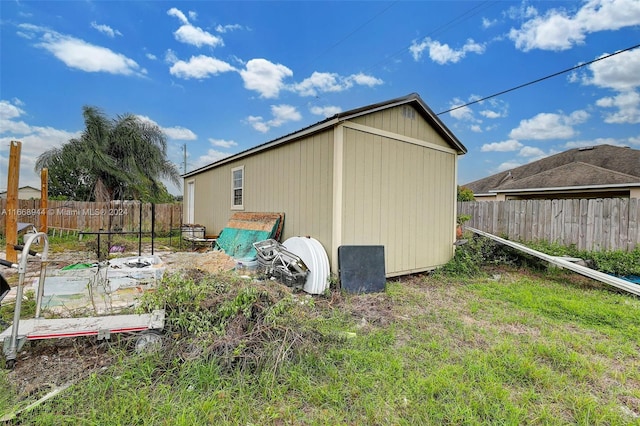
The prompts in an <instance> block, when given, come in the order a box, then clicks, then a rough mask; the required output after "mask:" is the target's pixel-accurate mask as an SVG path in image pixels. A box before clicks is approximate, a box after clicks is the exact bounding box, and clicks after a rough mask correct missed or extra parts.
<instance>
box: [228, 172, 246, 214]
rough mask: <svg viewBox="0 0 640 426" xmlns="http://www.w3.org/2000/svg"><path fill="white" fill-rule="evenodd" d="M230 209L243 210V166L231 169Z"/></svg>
mask: <svg viewBox="0 0 640 426" xmlns="http://www.w3.org/2000/svg"><path fill="white" fill-rule="evenodd" d="M231 208H233V209H243V208H244V166H240V167H235V168H233V169H231Z"/></svg>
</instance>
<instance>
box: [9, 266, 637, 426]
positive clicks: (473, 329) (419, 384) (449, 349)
mask: <svg viewBox="0 0 640 426" xmlns="http://www.w3.org/2000/svg"><path fill="white" fill-rule="evenodd" d="M232 281H233V280H232ZM230 285H238V286H242V285H243V284H239V283H237V282H235V281H234V282H232V283H231V284H230ZM267 285H268V284H267ZM185 288H186V287H185ZM219 290H221V292H222V291H227V290H228V289H227V290H225V289H222V287H220V288H219ZM237 294H238V296H236V297H235V299H233V303H234V304H235V305H233V304H232V305H233V306H237V307H238V309H237V310H235V311H234V310H233V309H231V310H229V307H230V306H232V305H229V304H228V303H227V305H226V308H225V310H224V312H229V313H233V312H235V313H237V314H238V318H240V317H243V316H244V318H246V319H247V321H248V322H249V325H248V326H247V330H248V331H249V333H254V334H253V335H255V333H257V331H256V330H257V329H258V328H259V327H264V326H265V324H267V323H268V324H269V325H270V326H269V327H270V328H268V330H269V333H272V334H271V335H272V336H274V338H273V339H264V340H265V341H263V342H261V346H260V350H261V351H263V352H269V351H270V353H271V356H264V353H263V354H262V355H261V356H262V358H261V357H260V355H256V354H255V353H252V352H250V351H249V350H248V349H251V348H250V346H251V345H252V344H253V343H255V341H251V340H248V339H244V340H243V339H239V340H238V341H234V342H233V345H229V347H228V349H229V351H230V353H231V357H225V356H223V355H221V352H220V351H218V352H211V351H210V352H206V351H203V352H201V353H203V354H205V355H203V356H195V357H193V356H192V357H186V356H184V353H185V352H187V349H188V347H187V345H186V344H185V342H187V341H189V342H191V343H192V344H194V345H195V344H196V343H198V344H199V345H200V346H199V347H201V348H202V347H206V345H204V346H202V343H203V342H208V344H209V345H211V344H212V343H211V342H213V341H215V339H225V337H224V334H221V333H220V331H219V330H217V331H216V333H213V332H211V333H209V330H206V325H202V327H203V328H202V330H200V331H202V332H203V333H201V334H199V336H200V338H199V339H195V338H193V337H192V338H191V340H186V339H185V338H184V333H181V334H180V333H174V334H173V335H170V336H167V337H166V340H167V342H166V345H169V347H170V348H171V345H179V346H180V347H178V348H176V347H175V346H174V347H173V348H171V349H167V350H164V351H162V352H161V353H156V354H146V355H135V354H131V353H128V352H124V349H119V348H116V349H113V351H114V352H113V353H112V355H113V356H116V357H117V358H118V361H117V362H115V363H114V364H113V365H111V366H110V367H109V368H108V369H105V370H98V371H96V372H94V373H92V374H90V375H89V376H88V377H86V378H85V379H83V380H81V381H79V382H78V383H76V384H74V385H73V386H72V387H70V388H69V389H67V390H66V391H64V392H63V393H62V394H60V395H58V396H57V397H55V398H53V399H51V400H49V401H47V402H46V403H43V404H41V405H39V406H38V407H37V408H34V409H32V410H30V411H27V412H24V413H22V414H21V416H20V418H19V419H20V421H21V422H22V423H21V424H34V425H36V424H37V425H65V424H67V425H78V424H86V425H111V424H114V425H120V424H122V425H133V424H136V425H205V424H208V425H227V424H229V425H236V424H237V425H284V424H291V425H307V424H308V425H316V424H317V425H429V424H434V425H440V424H509V425H520V424H584V425H591V424H608V425H611V424H640V352H639V351H640V300H639V299H638V298H636V297H633V296H630V295H626V294H617V293H614V292H612V291H610V290H609V289H607V288H604V287H602V286H600V285H598V284H597V283H594V282H593V281H590V280H588V279H586V278H580V277H577V276H576V275H575V274H571V273H568V272H562V271H542V272H532V271H531V270H527V269H518V268H516V267H510V268H505V267H502V268H500V269H495V270H492V271H489V273H488V274H481V275H480V276H479V277H460V276H456V275H453V276H451V275H449V276H448V275H441V274H433V275H426V274H425V275H416V276H412V277H408V278H403V279H397V280H391V281H389V282H388V284H387V289H386V291H385V292H384V293H377V294H369V295H346V294H340V293H336V292H334V293H332V294H328V295H326V296H321V297H316V298H314V300H312V301H309V300H308V299H307V298H305V297H304V296H302V295H297V296H295V297H291V296H286V297H285V299H286V300H287V303H282V302H281V303H277V302H276V303H275V304H272V305H270V306H269V307H268V308H267V307H265V306H266V302H265V300H267V299H265V298H261V297H260V296H259V294H258V293H255V292H244V293H242V292H240V293H237ZM196 299H197V298H196ZM193 300H195V299H193ZM193 300H188V299H187V300H185V301H184V303H185V304H186V305H188V304H189V303H192V302H193ZM202 300H204V299H202ZM202 300H200V302H198V303H200V304H199V306H200V307H202V306H203V303H201V302H202ZM261 300H262V302H260V301H261ZM259 303H262V304H261V305H260V306H261V309H262V308H264V311H262V312H265V317H267V316H269V315H271V317H269V318H271V319H270V320H269V321H271V322H268V321H266V320H265V321H262V322H261V323H260V324H258V323H257V322H256V323H255V324H254V325H252V324H253V323H252V322H251V321H252V320H251V318H254V317H255V315H256V312H257V311H256V310H255V309H254V310H253V311H252V312H253V313H252V312H250V309H249V310H248V307H251V306H258V304H259ZM186 305H185V306H186ZM196 305H197V304H195V305H193V306H196ZM207 306H210V305H207ZM252 309H253V308H252ZM217 312H218V313H217V314H216V315H217V316H216V315H214V317H216V318H217V320H220V321H222V320H221V318H226V319H225V320H224V321H227V322H226V323H225V324H227V330H229V328H230V327H232V324H234V322H233V321H230V318H232V317H231V316H227V317H221V316H220V312H221V310H220V309H219V310H218V311H217ZM201 313H202V312H201ZM170 315H175V316H181V315H185V311H181V312H178V311H177V310H172V311H171V314H170ZM184 318H186V317H184ZM184 318H183V319H184ZM189 318H191V320H193V316H189ZM202 318H205V317H202V316H201V317H200V319H202ZM210 319H211V321H213V320H214V319H213V317H211V318H210ZM176 324H177V322H176V323H174V326H175V327H178V326H177V325H176ZM199 324H201V323H199ZM252 327H253V328H252ZM173 330H177V328H174V329H173ZM264 330H267V329H266V328H265V329H264ZM287 333H288V334H287ZM178 334H180V335H181V337H176V336H177V335H178ZM268 335H269V334H266V336H268ZM202 336H208V337H206V338H205V337H202ZM207 339H208V340H207ZM227 339H228V338H227ZM269 340H272V341H269ZM179 354H182V355H179ZM216 354H217V355H216ZM283 354H284V355H286V356H280V355H283ZM251 356H253V358H251ZM230 359H231V360H233V362H231V363H230V362H228V361H229V360H230ZM256 359H258V360H260V362H252V361H255V360H256ZM244 361H248V362H244ZM7 374H8V373H7V372H4V371H3V372H1V373H0V386H1V388H2V389H4V392H2V395H0V414H1V413H2V412H5V413H6V412H10V411H12V410H14V409H15V408H19V407H23V406H24V405H26V404H27V403H28V402H29V399H28V398H25V399H22V400H21V399H19V398H18V397H17V396H15V393H12V390H11V388H10V383H9V382H8V380H7Z"/></svg>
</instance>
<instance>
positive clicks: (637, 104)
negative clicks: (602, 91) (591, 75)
mask: <svg viewBox="0 0 640 426" xmlns="http://www.w3.org/2000/svg"><path fill="white" fill-rule="evenodd" d="M596 105H598V106H599V107H603V108H617V109H618V111H616V112H613V113H608V114H606V115H605V119H604V121H605V123H615V124H625V123H626V124H637V123H640V94H639V93H638V92H626V93H620V94H619V95H616V96H613V97H607V98H602V99H598V101H596Z"/></svg>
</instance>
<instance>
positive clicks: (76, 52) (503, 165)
mask: <svg viewBox="0 0 640 426" xmlns="http://www.w3.org/2000/svg"><path fill="white" fill-rule="evenodd" d="M639 43H640V0H589V1H548V2H538V1H535V2H533V1H524V2H520V1H484V2H475V1H422V2H407V1H396V2H388V1H370V2H355V1H353V2H352V1H349V2H329V1H317V2H293V1H288V2H280V1H262V2H249V1H238V2H214V1H196V2H189V1H175V2H165V1H149V2H147V1H122V2H112V1H5V0H1V1H0V188H1V189H4V188H6V180H7V177H6V170H7V159H8V153H9V142H10V141H11V140H20V141H22V156H21V175H20V186H25V185H31V186H35V187H39V182H40V179H39V175H37V174H36V173H35V172H34V171H33V165H34V161H35V159H36V158H37V157H38V155H39V154H40V153H42V152H43V151H45V150H47V149H49V148H51V147H54V146H59V145H61V144H62V143H64V142H66V141H67V140H69V139H70V138H73V137H76V136H78V135H79V133H80V132H81V131H82V129H83V122H82V114H81V111H82V106H83V105H92V106H96V107H99V108H101V109H102V110H103V111H104V112H105V113H106V114H108V115H109V116H111V117H115V116H117V115H119V114H125V113H133V114H136V115H138V116H140V117H141V118H142V119H144V120H151V121H153V122H155V123H157V124H158V125H159V126H160V127H161V128H162V129H163V130H164V131H165V133H166V134H167V136H168V141H169V159H170V160H171V161H173V162H174V163H176V165H178V167H179V170H180V171H181V172H183V171H184V168H183V167H184V165H183V147H184V146H186V150H187V168H186V169H187V171H189V170H193V169H194V168H197V167H200V166H203V165H205V164H208V163H211V162H213V161H216V160H218V159H220V158H223V157H225V156H228V155H231V154H234V153H237V152H240V151H243V150H245V149H247V148H250V147H252V146H255V145H258V144H261V143H264V142H267V141H270V140H273V139H276V138H278V137H280V136H283V135H285V134H288V133H291V132H293V131H296V130H299V129H301V128H303V127H306V126H308V125H310V124H313V123H315V122H318V121H321V120H323V119H324V118H326V117H328V116H331V115H333V114H335V113H336V112H340V111H346V110H349V109H352V108H357V107H360V106H364V105H368V104H372V103H376V102H380V101H385V100H388V99H392V98H396V97H400V96H405V95H407V94H409V93H412V92H417V93H418V94H420V96H421V97H422V98H423V100H424V101H425V102H426V103H427V104H428V105H429V106H430V107H431V109H432V110H434V112H436V113H440V112H443V111H447V110H449V109H450V108H452V107H455V106H458V105H463V104H465V103H467V102H471V101H475V100H478V99H481V98H484V97H486V96H489V95H492V94H495V93H498V92H501V91H503V90H507V89H510V88H512V87H515V86H518V85H521V84H524V83H527V82H530V81H533V80H536V79H539V78H542V77H545V76H547V75H550V74H553V73H556V72H558V71H562V70H565V69H568V68H571V67H575V66H577V65H580V64H583V63H585V62H589V61H593V60H595V59H598V58H600V57H602V56H604V55H609V54H613V53H615V52H617V51H620V50H623V49H627V48H629V47H631V46H634V45H636V44H639ZM440 118H441V119H442V120H443V122H444V123H445V124H446V125H447V126H448V127H449V128H450V129H451V130H452V131H453V132H454V134H455V135H456V136H457V137H458V138H459V139H460V140H461V142H462V143H463V144H464V145H465V146H466V147H467V148H468V150H469V152H468V153H467V154H466V155H465V156H463V157H461V159H460V163H459V174H458V181H459V183H461V184H463V183H466V182H470V181H473V180H476V179H480V178H482V177H485V176H488V175H491V174H494V173H496V172H498V171H502V170H507V169H510V168H513V167H516V166H518V165H522V164H526V163H528V162H530V161H534V160H537V159H540V158H543V157H545V156H548V155H552V154H554V153H558V152H561V151H564V150H566V149H570V148H574V147H578V146H588V145H597V144H602V143H608V144H614V145H623V146H631V147H633V148H636V149H640V126H639V125H638V124H639V123H640V48H638V49H633V50H630V51H627V52H624V53H620V54H617V55H614V56H611V57H610V58H607V59H604V60H601V61H597V62H594V63H592V64H590V65H587V66H584V67H581V68H579V69H576V70H575V71H572V72H568V73H565V74H562V75H559V76H557V77H554V78H550V79H547V80H545V81H542V82H540V83H537V84H534V85H531V86H527V87H524V88H522V89H519V90H515V91H512V92H509V93H507V94H504V95H502V96H498V97H494V98H491V99H488V100H485V101H482V102H478V103H475V104H473V105H470V106H468V107H464V108H460V109H457V110H455V111H452V112H450V113H445V114H441V115H440ZM639 167H640V165H639ZM170 190H171V192H172V193H174V194H179V193H181V191H182V188H170Z"/></svg>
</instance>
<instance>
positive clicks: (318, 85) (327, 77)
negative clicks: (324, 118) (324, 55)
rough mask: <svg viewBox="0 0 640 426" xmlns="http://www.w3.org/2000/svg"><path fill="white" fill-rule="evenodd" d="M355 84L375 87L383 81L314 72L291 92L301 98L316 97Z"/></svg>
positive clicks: (366, 77) (359, 75)
mask: <svg viewBox="0 0 640 426" xmlns="http://www.w3.org/2000/svg"><path fill="white" fill-rule="evenodd" d="M354 84H358V85H362V86H368V87H373V86H376V85H379V84H382V80H380V79H378V78H376V77H372V76H370V75H366V74H362V73H360V74H351V75H350V76H348V77H342V76H340V75H338V74H336V73H328V72H317V71H314V73H313V74H311V77H308V78H305V79H304V80H302V81H301V82H300V83H296V84H294V85H292V86H291V87H290V90H292V91H294V92H296V93H298V94H299V95H300V96H316V95H317V94H318V93H327V92H342V91H344V90H347V89H350V88H351V87H353V85H354Z"/></svg>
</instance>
